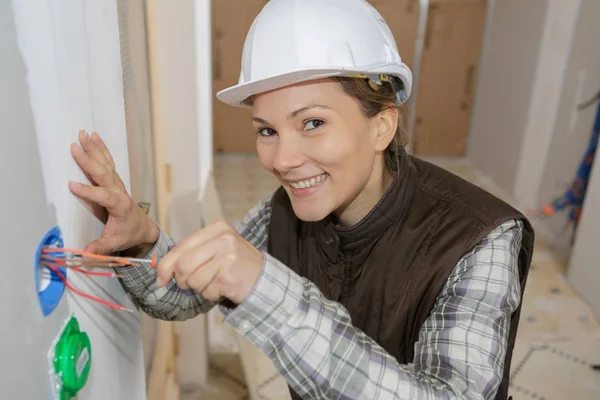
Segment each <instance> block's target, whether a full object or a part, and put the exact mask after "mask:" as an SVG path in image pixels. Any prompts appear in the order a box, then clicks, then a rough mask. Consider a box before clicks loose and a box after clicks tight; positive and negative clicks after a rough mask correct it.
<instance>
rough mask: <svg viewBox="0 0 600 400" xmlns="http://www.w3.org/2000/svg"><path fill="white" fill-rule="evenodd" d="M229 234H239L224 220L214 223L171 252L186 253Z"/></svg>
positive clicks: (182, 242) (185, 240)
mask: <svg viewBox="0 0 600 400" xmlns="http://www.w3.org/2000/svg"><path fill="white" fill-rule="evenodd" d="M228 232H231V233H232V235H237V232H235V230H234V229H233V228H232V227H231V225H229V224H228V223H227V222H225V221H222V220H220V221H216V222H213V223H211V224H209V225H207V226H206V227H204V228H202V229H200V230H199V231H198V232H196V233H194V234H193V235H191V236H188V237H187V238H185V239H184V240H182V241H181V242H179V243H178V244H177V245H176V246H175V247H174V248H173V250H172V251H171V252H173V251H174V253H175V255H176V254H177V253H178V252H179V251H186V250H189V249H192V248H194V247H197V246H200V245H202V244H204V243H206V242H208V241H210V240H212V239H214V238H216V237H218V236H221V235H223V234H224V233H228ZM171 252H169V253H171Z"/></svg>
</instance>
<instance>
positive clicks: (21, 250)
mask: <svg viewBox="0 0 600 400" xmlns="http://www.w3.org/2000/svg"><path fill="white" fill-rule="evenodd" d="M0 54H2V62H0V183H1V184H2V187H3V190H2V196H0V209H1V210H2V224H3V226H4V227H5V229H2V231H0V251H2V254H5V255H9V257H10V260H11V261H10V264H9V265H6V266H5V268H4V271H3V279H2V280H1V281H0V282H1V283H0V319H1V320H2V324H0V337H1V338H2V342H0V359H1V360H4V368H3V372H4V373H2V374H1V375H0V388H2V393H1V395H0V397H2V398H7V399H47V398H48V393H49V390H48V383H47V382H48V375H47V369H48V366H47V364H46V362H45V357H46V352H47V351H48V349H49V348H50V346H51V343H52V340H53V339H54V337H55V335H56V332H58V330H59V329H60V326H61V324H62V323H63V321H64V320H65V318H67V315H68V312H69V310H68V307H67V304H66V302H63V303H61V304H60V305H59V307H58V309H57V310H55V311H54V313H52V314H50V315H49V316H48V317H46V318H44V317H42V313H41V312H40V308H39V305H38V302H37V298H36V294H35V293H36V287H35V285H34V280H33V276H34V275H33V273H34V269H33V254H34V252H35V249H36V247H37V243H38V241H39V240H40V239H41V237H42V236H43V235H44V234H45V233H46V231H47V230H48V227H50V226H53V225H54V224H56V222H57V221H56V215H55V212H54V210H52V209H51V208H49V207H48V204H47V200H46V193H45V190H44V180H43V176H42V165H41V162H40V159H39V157H38V151H39V149H38V144H37V141H36V134H35V126H34V121H33V113H32V110H31V98H30V96H29V94H28V91H27V82H26V74H27V70H26V68H25V64H24V62H23V58H22V57H21V54H20V53H19V50H18V47H17V38H16V36H15V22H14V18H13V14H12V10H11V6H10V1H9V0H0ZM8 360H11V361H10V364H9V361H8Z"/></svg>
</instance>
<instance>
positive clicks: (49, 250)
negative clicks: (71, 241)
mask: <svg viewBox="0 0 600 400" xmlns="http://www.w3.org/2000/svg"><path fill="white" fill-rule="evenodd" d="M42 253H72V254H77V255H78V256H83V257H90V258H94V259H96V260H106V261H115V262H118V263H119V264H123V265H130V264H131V262H130V261H128V260H127V259H126V258H121V257H114V256H103V255H100V254H94V253H88V252H85V251H80V250H74V249H67V248H62V247H47V248H44V249H42Z"/></svg>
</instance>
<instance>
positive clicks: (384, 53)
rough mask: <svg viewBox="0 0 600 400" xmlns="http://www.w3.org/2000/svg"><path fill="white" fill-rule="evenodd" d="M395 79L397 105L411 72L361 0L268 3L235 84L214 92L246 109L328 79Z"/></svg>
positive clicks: (388, 32)
mask: <svg viewBox="0 0 600 400" xmlns="http://www.w3.org/2000/svg"><path fill="white" fill-rule="evenodd" d="M352 75H354V76H357V75H360V76H363V77H370V78H372V80H374V81H378V80H379V79H380V77H383V78H384V79H385V78H386V77H388V76H392V77H396V78H398V79H399V80H400V82H401V83H398V84H397V85H396V88H397V100H398V103H403V102H405V101H406V100H407V98H408V97H409V96H410V91H411V86H412V74H411V72H410V69H409V68H408V66H407V65H406V64H404V63H403V62H402V59H401V58H400V54H399V53H398V48H397V46H396V41H395V40H394V36H393V35H392V32H391V30H390V28H389V27H388V25H387V24H386V22H385V21H384V19H383V18H382V17H381V15H380V14H379V13H378V12H377V10H375V8H373V6H371V5H370V4H369V3H368V2H367V1H365V0H271V1H269V2H268V3H267V4H266V5H265V6H264V8H263V9H262V11H261V12H260V14H259V15H258V16H257V17H256V19H255V20H254V22H253V24H252V26H251V27H250V31H249V32H248V35H247V36H246V42H245V43H244V49H243V53H242V71H241V73H240V79H239V83H238V84H237V85H235V86H232V87H229V88H226V89H224V90H221V91H220V92H219V93H217V98H218V99H219V100H221V101H223V102H224V103H227V104H231V105H235V106H246V105H247V104H246V103H245V100H246V99H248V98H249V97H250V96H252V95H254V94H258V93H263V92H266V91H269V90H273V89H278V88H281V87H284V86H288V85H292V84H294V83H298V82H303V81H307V80H311V79H318V78H324V77H331V76H352Z"/></svg>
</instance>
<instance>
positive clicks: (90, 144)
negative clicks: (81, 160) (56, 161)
mask: <svg viewBox="0 0 600 400" xmlns="http://www.w3.org/2000/svg"><path fill="white" fill-rule="evenodd" d="M78 136H79V143H81V147H83V149H84V150H85V152H86V153H87V154H89V155H90V156H91V157H92V158H94V159H95V160H97V161H98V162H100V163H103V164H104V163H106V164H108V163H107V161H106V158H105V157H104V154H102V151H101V150H100V148H99V147H98V146H97V145H96V143H94V141H92V139H91V138H90V135H89V134H88V133H87V132H86V131H79V135H78Z"/></svg>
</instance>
